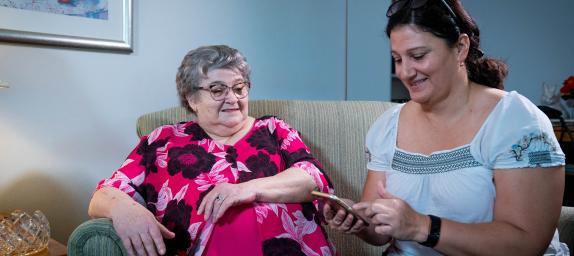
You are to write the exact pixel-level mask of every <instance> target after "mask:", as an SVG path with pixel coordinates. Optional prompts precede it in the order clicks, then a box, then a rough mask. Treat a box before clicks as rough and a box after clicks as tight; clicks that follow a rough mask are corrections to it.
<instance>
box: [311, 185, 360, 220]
mask: <svg viewBox="0 0 574 256" xmlns="http://www.w3.org/2000/svg"><path fill="white" fill-rule="evenodd" d="M311 195H313V196H315V197H319V198H323V199H326V200H329V201H331V202H334V203H336V204H337V205H339V206H340V207H341V208H343V209H345V211H346V212H347V213H349V214H352V215H353V216H354V217H355V218H356V219H359V220H362V221H363V222H364V223H365V225H366V226H368V225H369V222H368V221H367V220H366V219H365V218H363V216H361V215H360V214H359V213H358V212H356V211H355V210H354V209H353V207H351V206H350V205H348V204H347V203H345V201H343V200H341V198H339V197H338V196H336V195H333V194H328V193H323V192H319V191H312V192H311Z"/></svg>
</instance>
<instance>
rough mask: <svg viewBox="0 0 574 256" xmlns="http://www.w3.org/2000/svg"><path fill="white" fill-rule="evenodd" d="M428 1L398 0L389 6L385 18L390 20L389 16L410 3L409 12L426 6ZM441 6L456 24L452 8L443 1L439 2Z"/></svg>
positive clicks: (456, 17)
mask: <svg viewBox="0 0 574 256" xmlns="http://www.w3.org/2000/svg"><path fill="white" fill-rule="evenodd" d="M428 1H429V0H399V1H396V2H394V3H392V4H391V6H389V9H388V10H387V17H388V18H390V17H391V16H393V15H395V14H397V12H399V11H400V10H402V9H403V8H405V7H406V6H408V4H409V3H410V7H411V10H415V9H419V8H421V7H423V6H425V5H426V4H427V2H428ZM440 2H441V3H442V5H443V6H444V7H445V8H446V9H447V11H448V14H450V16H451V17H452V18H453V19H454V21H455V22H458V16H456V14H455V13H454V11H453V10H452V8H450V6H449V5H448V4H447V3H446V2H445V1H444V0H440Z"/></svg>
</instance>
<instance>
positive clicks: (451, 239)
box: [434, 219, 553, 255]
mask: <svg viewBox="0 0 574 256" xmlns="http://www.w3.org/2000/svg"><path fill="white" fill-rule="evenodd" d="M552 235H553V231H552V230H551V229H549V230H548V231H545V232H543V233H539V234H534V233H532V232H531V233H529V232H527V231H526V230H524V229H521V228H520V227H518V226H515V225H513V224H511V223H508V222H501V221H494V222H491V223H482V224H463V223H457V222H453V221H449V220H445V219H443V220H442V227H441V235H440V239H439V243H438V244H437V246H436V247H435V248H434V249H436V250H438V251H439V252H441V253H443V254H446V255H542V254H543V253H544V250H545V249H546V248H547V247H548V244H549V243H550V240H551V239H552Z"/></svg>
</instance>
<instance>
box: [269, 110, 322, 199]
mask: <svg viewBox="0 0 574 256" xmlns="http://www.w3.org/2000/svg"><path fill="white" fill-rule="evenodd" d="M274 124H275V134H276V135H277V137H276V138H277V141H278V143H279V145H280V150H281V155H282V157H283V158H284V160H285V162H286V167H285V169H287V168H290V167H297V168H301V169H303V170H304V171H305V172H307V173H308V174H309V175H311V177H313V181H314V182H315V184H316V185H317V188H319V191H321V192H325V193H329V192H331V193H332V192H333V189H332V186H331V182H330V181H329V180H328V178H327V177H326V176H325V174H324V173H323V166H322V165H321V163H320V162H319V160H317V159H316V158H315V157H314V156H313V155H312V154H311V151H310V150H309V148H308V147H307V145H305V143H304V142H303V140H302V139H301V137H300V135H299V132H298V131H297V130H295V129H293V128H291V127H290V126H289V125H288V124H287V123H285V122H284V121H283V120H281V119H278V118H274Z"/></svg>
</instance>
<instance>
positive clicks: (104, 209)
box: [88, 187, 175, 255]
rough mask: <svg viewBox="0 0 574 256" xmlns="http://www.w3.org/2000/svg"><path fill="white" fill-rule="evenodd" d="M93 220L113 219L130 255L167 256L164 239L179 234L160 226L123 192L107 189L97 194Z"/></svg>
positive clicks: (92, 202)
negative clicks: (158, 255)
mask: <svg viewBox="0 0 574 256" xmlns="http://www.w3.org/2000/svg"><path fill="white" fill-rule="evenodd" d="M88 214H89V215H90V217H92V218H99V217H104V218H110V219H112V223H113V225H114V229H115V230H116V232H117V233H118V236H119V237H120V238H121V240H122V243H123V245H124V247H125V248H126V251H127V252H128V254H130V255H146V254H147V255H157V254H160V255H163V254H164V253H165V251H166V248H165V244H164V242H163V237H165V238H168V239H169V238H173V237H174V236H175V234H174V233H173V232H171V231H169V230H168V229H167V228H166V227H164V226H163V225H162V224H161V223H159V222H158V221H157V220H156V219H155V216H153V214H152V213H151V212H150V211H148V210H147V209H146V208H145V207H143V206H142V205H140V204H139V203H137V202H136V201H134V200H133V199H132V198H131V197H130V196H129V195H127V194H126V193H124V192H123V191H121V190H119V189H117V188H113V187H104V188H101V189H99V190H97V191H96V192H95V193H94V195H93V197H92V200H91V201H90V205H89V208H88Z"/></svg>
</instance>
